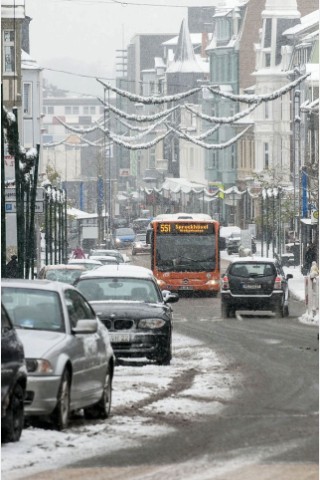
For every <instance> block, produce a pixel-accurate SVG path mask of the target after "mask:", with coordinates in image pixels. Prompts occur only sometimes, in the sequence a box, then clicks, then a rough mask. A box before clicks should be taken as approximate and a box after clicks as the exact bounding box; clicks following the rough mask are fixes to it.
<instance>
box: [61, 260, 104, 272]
mask: <svg viewBox="0 0 320 480" xmlns="http://www.w3.org/2000/svg"><path fill="white" fill-rule="evenodd" d="M68 265H82V266H83V267H84V268H85V269H86V270H94V269H95V268H98V267H101V265H103V263H102V262H100V261H99V260H93V259H92V258H71V259H70V260H69V261H68Z"/></svg>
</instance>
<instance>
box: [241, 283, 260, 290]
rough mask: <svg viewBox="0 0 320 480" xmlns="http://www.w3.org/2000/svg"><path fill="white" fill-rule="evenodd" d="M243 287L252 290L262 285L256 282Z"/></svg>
mask: <svg viewBox="0 0 320 480" xmlns="http://www.w3.org/2000/svg"><path fill="white" fill-rule="evenodd" d="M243 288H247V289H250V290H257V289H258V288H261V285H257V284H256V283H254V284H252V285H243Z"/></svg>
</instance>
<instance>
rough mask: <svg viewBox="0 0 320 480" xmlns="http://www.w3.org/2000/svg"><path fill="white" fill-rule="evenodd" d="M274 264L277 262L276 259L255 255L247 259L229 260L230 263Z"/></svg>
mask: <svg viewBox="0 0 320 480" xmlns="http://www.w3.org/2000/svg"><path fill="white" fill-rule="evenodd" d="M257 262H260V263H276V262H278V260H277V259H276V258H270V257H257V256H255V255H252V256H248V257H241V258H233V259H231V260H230V264H231V263H257Z"/></svg>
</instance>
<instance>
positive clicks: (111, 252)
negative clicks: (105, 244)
mask: <svg viewBox="0 0 320 480" xmlns="http://www.w3.org/2000/svg"><path fill="white" fill-rule="evenodd" d="M105 255H107V256H108V257H115V258H116V259H117V260H118V263H125V262H128V261H129V258H128V256H127V255H126V254H125V253H121V252H119V250H115V249H113V250H106V249H104V250H103V249H99V250H91V251H90V257H89V258H91V257H92V256H105Z"/></svg>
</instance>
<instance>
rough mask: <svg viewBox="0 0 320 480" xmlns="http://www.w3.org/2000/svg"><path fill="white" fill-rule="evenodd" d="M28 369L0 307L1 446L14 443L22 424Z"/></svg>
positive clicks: (3, 308) (7, 317)
mask: <svg viewBox="0 0 320 480" xmlns="http://www.w3.org/2000/svg"><path fill="white" fill-rule="evenodd" d="M26 386H27V369H26V363H25V357H24V350H23V345H22V342H21V341H20V340H19V338H18V335H17V332H16V330H15V328H14V326H13V324H12V322H11V319H10V317H9V315H8V312H7V310H6V309H5V307H4V306H3V305H2V304H1V442H2V443H6V442H17V441H18V440H19V439H20V436H21V432H22V429H23V424H24V397H25V392H26Z"/></svg>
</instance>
